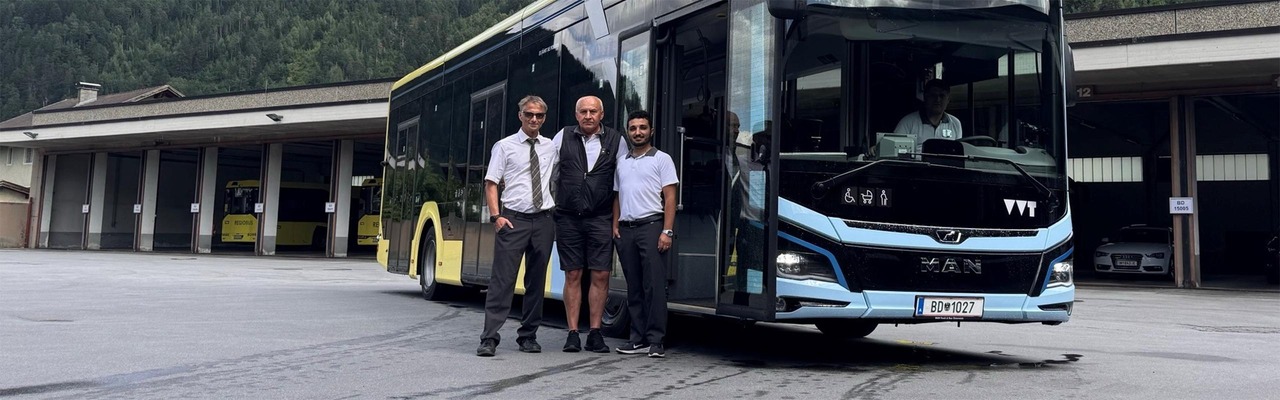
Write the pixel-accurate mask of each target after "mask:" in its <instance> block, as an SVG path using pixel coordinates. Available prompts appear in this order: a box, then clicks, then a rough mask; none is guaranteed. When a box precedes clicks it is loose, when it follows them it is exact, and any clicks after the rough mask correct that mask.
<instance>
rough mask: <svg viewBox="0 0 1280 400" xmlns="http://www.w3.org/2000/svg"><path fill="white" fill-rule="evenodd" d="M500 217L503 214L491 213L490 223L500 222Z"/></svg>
mask: <svg viewBox="0 0 1280 400" xmlns="http://www.w3.org/2000/svg"><path fill="white" fill-rule="evenodd" d="M498 218H502V216H501V215H490V216H489V223H490V224H496V223H498Z"/></svg>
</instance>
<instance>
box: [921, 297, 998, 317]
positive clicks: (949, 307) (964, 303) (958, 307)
mask: <svg viewBox="0 0 1280 400" xmlns="http://www.w3.org/2000/svg"><path fill="white" fill-rule="evenodd" d="M916 316H917V317H924V318H957V319H959V318H982V298H981V297H923V296H918V297H916Z"/></svg>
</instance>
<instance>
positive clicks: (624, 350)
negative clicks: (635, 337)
mask: <svg viewBox="0 0 1280 400" xmlns="http://www.w3.org/2000/svg"><path fill="white" fill-rule="evenodd" d="M614 351H617V352H618V354H644V353H648V352H649V345H647V344H644V343H631V342H627V344H624V345H622V347H618V348H616V349H614Z"/></svg>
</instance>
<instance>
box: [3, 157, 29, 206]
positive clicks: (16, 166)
mask: <svg viewBox="0 0 1280 400" xmlns="http://www.w3.org/2000/svg"><path fill="white" fill-rule="evenodd" d="M26 152H27V150H26V149H23V148H21V147H4V146H0V181H8V182H12V183H16V184H19V185H22V186H26V187H31V164H30V163H28V162H27V160H26ZM35 156H36V155H35V153H34V150H33V151H32V154H31V157H32V161H34V159H35ZM21 201H23V202H25V201H26V199H22V200H21ZM0 202H9V200H7V199H6V197H3V196H0Z"/></svg>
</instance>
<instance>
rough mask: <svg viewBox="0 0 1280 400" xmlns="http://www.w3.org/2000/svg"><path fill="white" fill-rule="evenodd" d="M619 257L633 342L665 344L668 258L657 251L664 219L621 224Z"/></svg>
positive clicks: (619, 230)
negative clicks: (625, 288) (623, 276)
mask: <svg viewBox="0 0 1280 400" xmlns="http://www.w3.org/2000/svg"><path fill="white" fill-rule="evenodd" d="M618 234H619V235H620V236H621V238H619V239H618V261H619V262H621V263H622V273H623V274H625V276H626V278H627V311H628V312H629V313H630V314H631V342H632V343H648V344H662V340H663V339H664V338H665V337H666V335H667V259H666V255H665V254H663V253H659V252H658V235H661V234H662V221H661V220H659V221H655V222H651V223H648V224H644V225H640V226H635V227H627V226H626V225H621V224H620V225H619V227H618Z"/></svg>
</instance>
